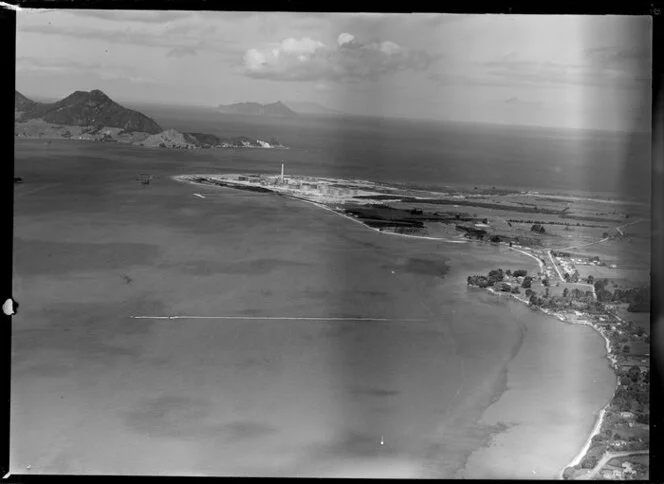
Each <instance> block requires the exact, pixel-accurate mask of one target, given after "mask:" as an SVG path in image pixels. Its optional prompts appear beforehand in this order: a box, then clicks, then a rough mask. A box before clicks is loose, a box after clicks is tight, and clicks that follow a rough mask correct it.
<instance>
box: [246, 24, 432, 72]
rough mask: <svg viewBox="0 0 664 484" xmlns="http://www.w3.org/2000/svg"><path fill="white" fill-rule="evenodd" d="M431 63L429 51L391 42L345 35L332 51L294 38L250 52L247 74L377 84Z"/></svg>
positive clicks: (247, 60) (315, 42)
mask: <svg viewBox="0 0 664 484" xmlns="http://www.w3.org/2000/svg"><path fill="white" fill-rule="evenodd" d="M431 61H432V57H431V56H430V55H429V54H428V53H427V52H425V51H421V50H420V51H409V50H406V49H404V48H402V47H400V46H399V45H397V44H396V43H395V42H392V41H389V40H386V41H382V42H381V41H376V42H371V43H362V42H360V41H358V40H357V39H356V38H355V37H354V36H353V35H352V34H349V33H345V32H344V33H342V34H340V35H339V36H338V38H337V45H336V46H332V47H328V46H326V45H325V44H323V43H322V42H320V41H318V40H314V39H311V38H309V37H304V38H301V39H295V38H292V37H291V38H288V39H286V40H284V41H282V42H280V43H278V44H274V43H272V44H267V46H266V48H264V49H261V48H253V49H249V50H248V51H247V52H246V53H245V56H244V73H245V74H246V75H247V76H249V77H254V78H260V79H273V80H284V81H324V80H328V81H342V80H353V79H354V80H360V79H369V80H376V79H378V78H379V77H382V76H384V75H386V74H389V73H393V72H397V71H402V70H405V69H411V70H416V71H417V70H419V71H422V70H426V69H427V68H428V66H429V63H430V62H431Z"/></svg>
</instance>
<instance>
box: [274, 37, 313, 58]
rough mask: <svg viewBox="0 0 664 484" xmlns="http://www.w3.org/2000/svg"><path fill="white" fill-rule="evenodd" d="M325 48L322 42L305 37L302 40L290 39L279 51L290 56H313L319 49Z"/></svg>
mask: <svg viewBox="0 0 664 484" xmlns="http://www.w3.org/2000/svg"><path fill="white" fill-rule="evenodd" d="M322 47H325V45H324V44H323V43H322V42H319V41H317V40H313V39H310V38H309V37H304V38H302V39H294V38H292V37H291V38H288V39H286V40H284V41H283V42H282V43H281V45H280V47H279V49H277V50H278V51H283V52H286V53H288V54H313V53H314V52H316V50H317V49H320V48H322Z"/></svg>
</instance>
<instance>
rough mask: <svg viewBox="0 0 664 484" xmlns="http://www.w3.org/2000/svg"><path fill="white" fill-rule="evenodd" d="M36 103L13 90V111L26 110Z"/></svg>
mask: <svg viewBox="0 0 664 484" xmlns="http://www.w3.org/2000/svg"><path fill="white" fill-rule="evenodd" d="M35 104H37V103H36V102H34V101H33V100H32V99H28V98H27V97H25V96H24V95H23V94H21V93H20V92H18V91H14V110H15V111H21V112H24V111H28V110H30V109H32V107H33V106H34V105H35Z"/></svg>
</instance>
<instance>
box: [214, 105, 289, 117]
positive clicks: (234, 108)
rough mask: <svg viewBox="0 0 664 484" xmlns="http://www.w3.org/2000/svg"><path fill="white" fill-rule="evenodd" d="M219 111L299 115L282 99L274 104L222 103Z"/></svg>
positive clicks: (273, 115)
mask: <svg viewBox="0 0 664 484" xmlns="http://www.w3.org/2000/svg"><path fill="white" fill-rule="evenodd" d="M217 111H219V112H220V113H223V114H242V115H247V116H264V117H272V118H296V117H298V116H299V115H298V114H297V113H296V112H295V111H293V110H292V109H291V108H289V107H288V106H286V105H285V104H284V103H282V102H281V101H277V102H276V103H272V104H259V103H253V102H246V103H236V104H228V105H224V104H221V105H219V106H217Z"/></svg>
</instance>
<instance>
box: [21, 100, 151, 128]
mask: <svg viewBox="0 0 664 484" xmlns="http://www.w3.org/2000/svg"><path fill="white" fill-rule="evenodd" d="M15 97H16V101H15V103H16V111H21V112H22V114H21V116H20V120H21V121H27V120H28V119H43V120H44V121H46V122H48V123H53V124H61V125H69V126H97V127H104V126H107V127H116V128H122V129H123V130H125V131H140V132H145V133H150V134H155V133H159V132H161V131H162V129H161V127H160V126H159V125H158V124H157V123H156V122H155V121H154V120H153V119H151V118H149V117H147V116H146V115H144V114H142V113H139V112H138V111H133V110H131V109H127V108H125V107H124V106H121V105H119V104H117V103H116V102H114V101H113V100H112V99H111V98H110V97H108V96H107V95H106V94H105V93H104V92H102V91H100V90H99V89H93V90H92V91H74V92H73V93H71V94H70V95H69V96H67V97H65V98H64V99H61V100H60V101H57V102H54V103H35V102H32V101H30V100H29V99H27V98H25V96H23V95H22V94H20V93H19V92H18V91H16V96H15ZM22 98H25V100H27V101H28V103H30V104H28V103H26V102H25V101H24V99H22Z"/></svg>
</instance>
